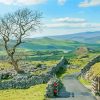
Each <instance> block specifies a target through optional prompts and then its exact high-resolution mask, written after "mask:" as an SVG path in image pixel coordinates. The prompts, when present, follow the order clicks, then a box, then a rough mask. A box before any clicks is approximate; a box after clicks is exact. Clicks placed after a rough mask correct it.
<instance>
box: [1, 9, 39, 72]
mask: <svg viewBox="0 0 100 100" xmlns="http://www.w3.org/2000/svg"><path fill="white" fill-rule="evenodd" d="M40 18H41V14H40V13H38V12H32V11H31V10H29V9H20V10H18V11H16V12H15V13H13V14H11V13H9V14H7V15H5V16H4V17H2V18H1V19H0V36H1V37H2V40H3V43H4V48H5V50H6V52H7V55H8V57H9V58H10V64H12V65H13V67H14V69H15V70H16V71H17V72H20V69H19V66H18V62H19V61H20V59H16V57H14V55H15V53H16V48H17V47H18V46H19V45H20V44H22V43H23V41H22V40H23V38H24V37H25V36H26V35H27V33H29V32H30V31H35V30H37V28H38V27H40ZM12 37H13V38H12ZM13 41H14V42H13Z"/></svg>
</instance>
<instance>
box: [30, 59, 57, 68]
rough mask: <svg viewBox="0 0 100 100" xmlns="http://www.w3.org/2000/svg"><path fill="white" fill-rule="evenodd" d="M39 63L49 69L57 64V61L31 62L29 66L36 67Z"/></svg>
mask: <svg viewBox="0 0 100 100" xmlns="http://www.w3.org/2000/svg"><path fill="white" fill-rule="evenodd" d="M39 63H40V64H44V65H46V66H48V67H51V66H53V65H55V64H57V63H58V60H51V61H32V62H31V64H34V65H37V64H39Z"/></svg>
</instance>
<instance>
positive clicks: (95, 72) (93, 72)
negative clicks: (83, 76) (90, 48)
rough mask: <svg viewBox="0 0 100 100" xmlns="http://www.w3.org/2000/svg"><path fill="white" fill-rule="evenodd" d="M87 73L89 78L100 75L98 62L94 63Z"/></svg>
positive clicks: (99, 63)
mask: <svg viewBox="0 0 100 100" xmlns="http://www.w3.org/2000/svg"><path fill="white" fill-rule="evenodd" d="M88 73H89V79H93V78H94V77H95V76H100V62H98V63H96V64H94V65H93V66H92V68H91V69H90V70H89V72H88Z"/></svg>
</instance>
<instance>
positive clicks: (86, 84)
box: [78, 77, 91, 86]
mask: <svg viewBox="0 0 100 100" xmlns="http://www.w3.org/2000/svg"><path fill="white" fill-rule="evenodd" d="M78 79H79V81H80V82H81V83H82V84H83V85H85V86H89V85H91V82H90V81H89V80H87V79H84V78H83V77H78Z"/></svg>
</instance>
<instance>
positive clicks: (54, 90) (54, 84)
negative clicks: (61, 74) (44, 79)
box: [46, 77, 63, 97]
mask: <svg viewBox="0 0 100 100" xmlns="http://www.w3.org/2000/svg"><path fill="white" fill-rule="evenodd" d="M62 87H63V84H62V82H61V80H60V79H58V78H57V77H53V78H52V79H50V81H49V82H48V85H47V88H46V97H54V96H58V95H59V91H60V89H61V88H62Z"/></svg>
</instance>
